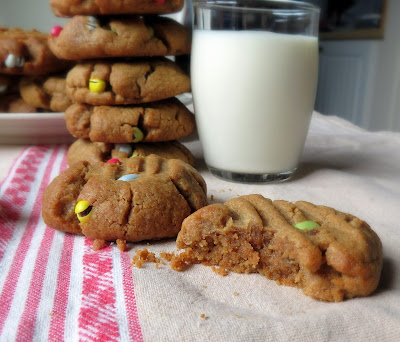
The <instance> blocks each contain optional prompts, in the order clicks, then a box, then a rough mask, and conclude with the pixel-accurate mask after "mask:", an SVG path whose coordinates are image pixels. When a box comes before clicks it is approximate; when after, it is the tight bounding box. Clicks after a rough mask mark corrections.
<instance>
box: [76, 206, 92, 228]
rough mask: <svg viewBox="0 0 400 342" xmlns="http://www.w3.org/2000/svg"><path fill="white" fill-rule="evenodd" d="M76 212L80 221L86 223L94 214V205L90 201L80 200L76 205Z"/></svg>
mask: <svg viewBox="0 0 400 342" xmlns="http://www.w3.org/2000/svg"><path fill="white" fill-rule="evenodd" d="M75 214H76V216H77V217H78V220H79V222H81V223H86V222H88V221H89V219H90V217H91V216H92V206H91V205H90V204H89V202H88V201H79V202H78V203H77V204H76V206H75Z"/></svg>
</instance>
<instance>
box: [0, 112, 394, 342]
mask: <svg viewBox="0 0 400 342" xmlns="http://www.w3.org/2000/svg"><path fill="white" fill-rule="evenodd" d="M184 144H185V145H186V146H187V147H188V148H189V149H190V150H191V151H192V153H193V154H194V156H195V158H196V167H197V168H198V170H199V171H200V172H201V174H202V175H203V177H204V179H205V180H206V182H207V186H208V197H209V199H210V202H213V203H215V202H224V201H226V200H228V199H230V198H233V197H236V196H240V195H244V194H250V193H260V194H262V195H264V196H265V197H268V198H271V199H284V200H288V201H292V202H294V201H297V200H306V201H310V202H313V203H315V204H322V205H327V206H330V207H334V208H336V209H338V210H340V211H344V212H348V213H351V214H353V215H355V216H358V217H360V218H362V219H364V220H365V221H367V222H368V223H369V224H370V226H371V227H372V228H373V229H374V230H375V231H376V232H377V234H378V235H379V236H380V238H381V240H382V244H383V251H384V266H383V271H382V276H381V282H380V285H379V287H378V289H377V291H375V293H373V294H372V295H371V296H369V297H365V298H355V299H351V300H346V301H344V302H341V303H325V302H320V301H316V300H313V299H311V298H309V297H307V296H305V295H303V294H302V292H301V290H298V289H295V288H290V287H285V286H279V285H277V284H275V282H273V281H271V280H268V279H266V278H264V277H262V276H261V275H257V274H234V273H229V274H228V275H227V276H226V277H222V276H220V275H218V274H216V273H215V272H212V270H211V268H210V267H206V266H202V265H196V266H194V267H191V268H190V269H189V270H187V271H185V272H175V271H173V270H171V269H170V268H169V267H168V266H167V265H160V267H159V268H156V267H155V265H154V264H145V265H144V267H143V268H136V267H132V266H131V264H130V263H131V260H132V257H133V255H134V254H135V250H136V249H141V248H147V249H149V250H150V251H152V252H154V253H156V254H157V255H158V254H159V253H160V252H163V251H165V252H172V251H175V250H176V247H175V242H174V240H167V241H158V242H150V243H147V242H145V243H137V244H128V251H126V252H120V251H119V250H118V249H117V248H116V246H115V245H109V246H107V247H106V248H104V249H102V250H100V251H98V252H94V251H93V250H92V249H91V241H90V240H88V239H86V238H84V237H81V236H72V235H69V234H64V233H62V232H58V231H54V230H52V229H51V228H49V227H46V225H45V224H44V223H43V221H42V219H41V215H40V205H41V204H40V199H41V195H42V193H43V191H44V189H45V187H46V186H47V184H48V183H49V182H50V181H51V179H53V178H54V177H55V176H56V175H57V174H59V173H60V172H61V171H62V170H64V169H65V168H66V161H65V154H66V151H67V148H68V146H67V145H47V146H14V145H2V146H0V172H1V173H0V179H2V182H1V184H0V269H1V272H0V340H1V341H11V340H24V341H30V340H35V341H44V340H47V341H56V340H57V341H58V340H67V341H76V340H84V341H89V340H94V339H95V338H98V339H99V340H109V341H127V340H134V341H209V340H213V341H246V342H247V341H288V340H296V341H309V340H310V339H312V340H313V341H344V340H346V341H394V340H398V339H399V337H400V324H399V323H400V275H399V274H400V273H399V270H400V248H399V245H400V230H399V222H400V214H399V208H400V134H398V133H392V132H374V133H372V132H366V131H364V130H362V129H360V128H358V127H356V126H353V125H352V124H350V123H349V122H347V121H345V120H343V119H339V118H337V117H332V116H324V115H320V114H319V113H314V114H313V118H312V122H311V127H310V132H309V136H308V138H307V142H306V146H305V150H304V154H303V157H302V160H301V164H300V168H299V170H298V172H297V174H296V175H295V177H294V178H293V179H292V180H290V181H288V182H284V183H277V184H268V185H248V184H238V183H230V182H226V181H222V180H219V179H217V178H215V177H213V176H212V175H211V174H210V173H209V172H208V171H207V169H206V167H205V165H204V161H203V159H202V151H201V145H200V143H199V141H198V140H197V139H195V138H191V139H187V140H185V141H184Z"/></svg>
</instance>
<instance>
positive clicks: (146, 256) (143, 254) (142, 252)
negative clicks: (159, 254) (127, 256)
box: [131, 248, 160, 268]
mask: <svg viewBox="0 0 400 342" xmlns="http://www.w3.org/2000/svg"><path fill="white" fill-rule="evenodd" d="M135 253H136V255H134V256H133V258H132V263H131V265H132V266H136V267H138V268H141V267H142V266H143V265H144V263H146V262H155V263H156V267H157V264H158V265H159V264H160V259H159V258H156V255H155V254H154V253H153V252H149V250H148V249H147V248H144V249H137V250H136V251H135ZM157 268H158V267H157Z"/></svg>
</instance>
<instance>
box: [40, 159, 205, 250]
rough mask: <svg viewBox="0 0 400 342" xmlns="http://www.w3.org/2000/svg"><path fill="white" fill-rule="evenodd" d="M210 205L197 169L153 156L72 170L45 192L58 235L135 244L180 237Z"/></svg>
mask: <svg viewBox="0 0 400 342" xmlns="http://www.w3.org/2000/svg"><path fill="white" fill-rule="evenodd" d="M206 204H207V195H206V184H205V182H204V180H203V178H202V177H201V175H200V174H199V173H198V172H197V171H196V170H195V169H194V168H193V167H191V166H190V165H189V164H187V163H184V162H182V161H180V160H177V159H164V158H161V157H158V156H156V155H150V156H148V157H136V158H127V159H121V160H113V161H110V162H109V163H105V164H104V163H100V164H95V165H93V164H89V163H88V162H78V163H76V164H74V165H72V166H71V167H70V168H68V169H67V170H66V171H64V172H63V173H61V174H60V175H59V176H57V177H56V178H55V179H54V180H53V181H52V182H51V183H50V184H49V186H48V187H47V188H46V190H45V192H44V195H43V200H42V215H43V219H44V221H45V223H46V224H47V225H48V226H50V227H52V228H54V229H57V230H61V231H64V232H68V233H75V234H84V235H85V236H87V237H89V238H91V239H94V240H105V241H114V240H125V241H132V242H135V241H141V240H149V239H162V238H169V237H174V236H176V235H177V234H178V232H179V230H180V229H181V224H182V221H183V220H184V218H185V217H187V216H189V215H190V214H191V213H192V212H194V211H196V210H198V209H200V208H201V207H203V206H205V205H206Z"/></svg>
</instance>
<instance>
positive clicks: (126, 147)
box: [115, 144, 133, 156]
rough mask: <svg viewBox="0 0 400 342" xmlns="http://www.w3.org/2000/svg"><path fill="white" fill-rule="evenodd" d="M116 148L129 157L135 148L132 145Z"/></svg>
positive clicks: (118, 145)
mask: <svg viewBox="0 0 400 342" xmlns="http://www.w3.org/2000/svg"><path fill="white" fill-rule="evenodd" d="M115 148H116V149H117V150H119V151H121V152H125V153H126V154H127V155H128V156H130V155H131V154H132V152H133V148H132V146H131V145H130V144H115Z"/></svg>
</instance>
